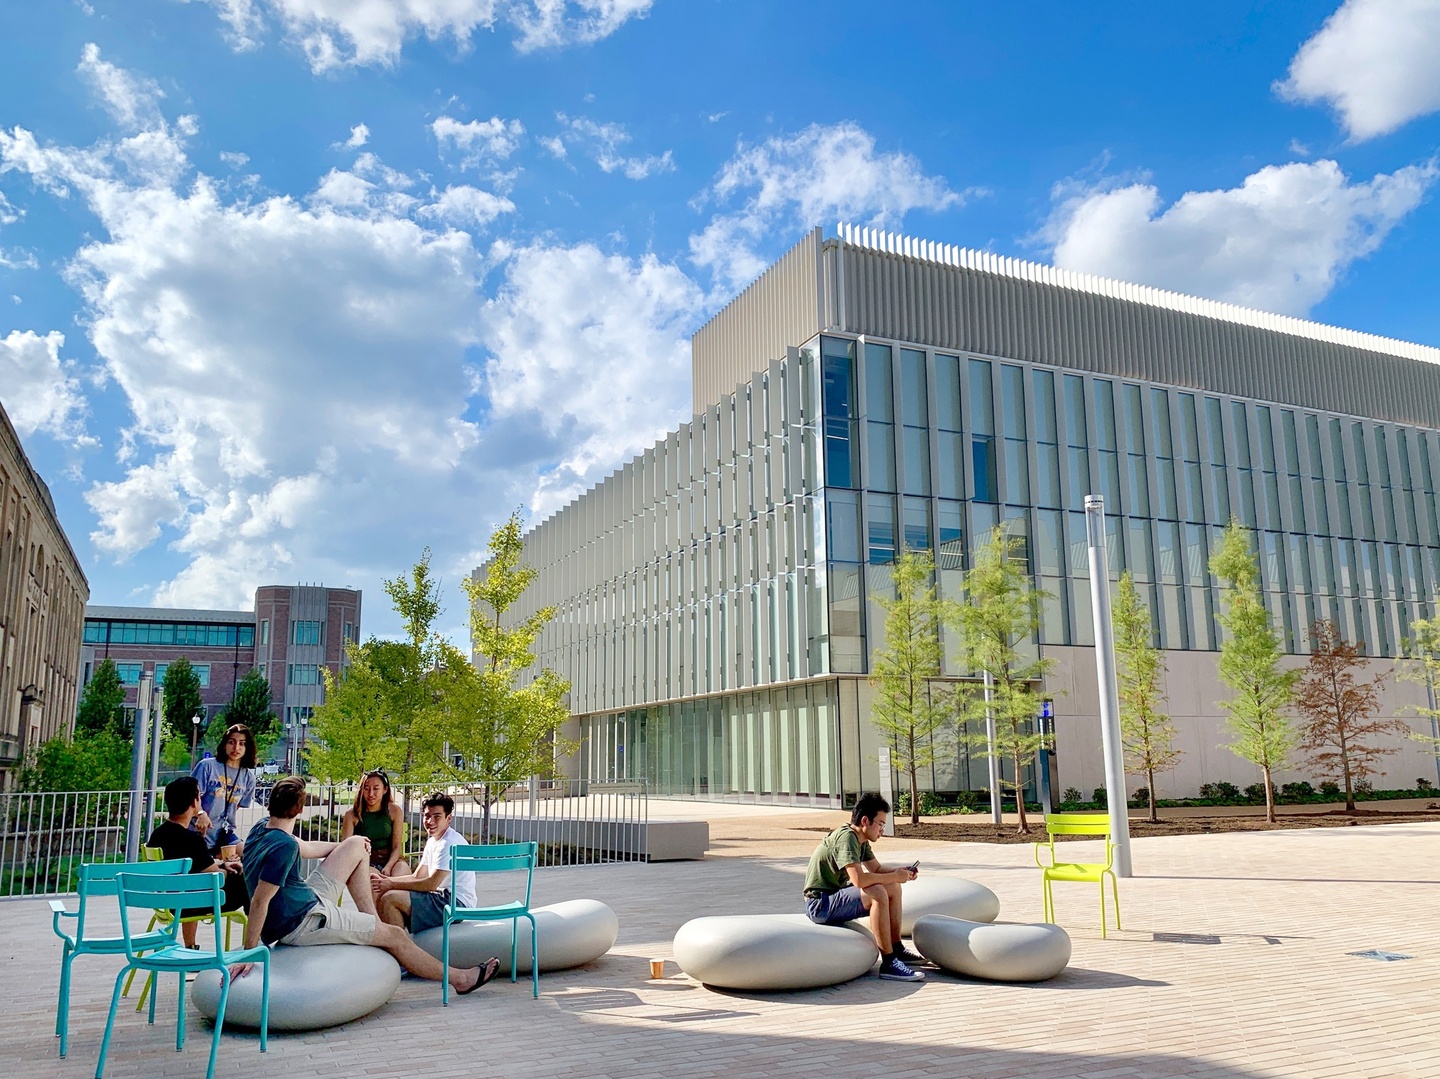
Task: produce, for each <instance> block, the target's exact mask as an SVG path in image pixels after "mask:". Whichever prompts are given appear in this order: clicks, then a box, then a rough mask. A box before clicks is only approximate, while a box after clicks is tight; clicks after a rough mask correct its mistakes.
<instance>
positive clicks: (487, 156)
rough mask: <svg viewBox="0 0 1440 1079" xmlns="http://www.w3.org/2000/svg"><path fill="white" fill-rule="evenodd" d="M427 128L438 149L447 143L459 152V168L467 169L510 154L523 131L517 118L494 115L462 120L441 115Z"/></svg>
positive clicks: (443, 147)
mask: <svg viewBox="0 0 1440 1079" xmlns="http://www.w3.org/2000/svg"><path fill="white" fill-rule="evenodd" d="M430 130H431V132H432V133H433V134H434V135H435V141H436V143H438V144H439V146H440V148H441V149H442V150H444V149H445V147H446V146H447V145H448V146H451V147H453V148H455V149H456V150H458V151H460V167H461V168H466V169H468V168H474V167H475V166H476V165H479V164H480V163H481V162H485V161H499V160H503V159H504V158H507V157H509V156H510V155H511V154H513V153H514V152H515V149H516V147H518V146H519V145H520V139H521V137H522V136H523V135H524V134H525V125H524V124H522V123H521V122H520V121H519V120H502V119H500V117H498V116H492V117H490V119H488V120H469V121H463V122H462V121H460V120H456V119H455V118H454V117H452V116H441V117H439V118H438V119H436V120H435V122H434V123H432V124H431V125H430Z"/></svg>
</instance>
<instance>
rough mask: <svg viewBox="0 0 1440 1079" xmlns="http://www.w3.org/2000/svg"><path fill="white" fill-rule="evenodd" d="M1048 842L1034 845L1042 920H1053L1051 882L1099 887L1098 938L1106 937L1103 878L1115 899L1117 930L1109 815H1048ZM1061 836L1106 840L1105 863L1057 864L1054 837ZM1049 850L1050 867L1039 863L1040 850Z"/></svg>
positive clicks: (1117, 898) (1117, 889) (1117, 895)
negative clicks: (1042, 899) (1042, 900)
mask: <svg viewBox="0 0 1440 1079" xmlns="http://www.w3.org/2000/svg"><path fill="white" fill-rule="evenodd" d="M1045 831H1046V833H1048V839H1047V840H1046V841H1045V842H1041V843H1036V844H1035V864H1036V865H1038V866H1039V867H1040V868H1041V869H1042V870H1044V874H1043V876H1042V878H1041V884H1042V887H1043V888H1044V895H1045V920H1046V921H1047V922H1053V921H1054V920H1055V897H1054V895H1053V894H1052V892H1051V889H1050V885H1051V883H1052V882H1053V881H1057V880H1059V881H1074V882H1079V883H1081V884H1099V885H1100V937H1101V939H1104V937H1105V936H1106V933H1107V927H1106V925H1105V878H1106V877H1109V878H1110V891H1111V894H1112V895H1113V896H1114V899H1115V928H1116V929H1119V928H1120V887H1119V884H1118V883H1117V881H1116V879H1115V868H1114V867H1115V847H1114V845H1113V844H1112V842H1111V839H1110V816H1109V814H1108V813H1051V814H1050V815H1049V816H1048V817H1046V818H1045ZM1060 835H1079V836H1091V837H1094V838H1097V839H1104V840H1105V861H1104V862H1071V861H1064V862H1062V861H1061V860H1060V857H1059V855H1058V854H1057V853H1056V850H1055V837H1056V836H1060ZM1042 847H1047V848H1049V851H1050V863H1049V864H1048V865H1047V864H1046V863H1045V862H1042V861H1041V860H1040V849H1041V848H1042Z"/></svg>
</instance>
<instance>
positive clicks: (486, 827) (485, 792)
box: [480, 783, 490, 845]
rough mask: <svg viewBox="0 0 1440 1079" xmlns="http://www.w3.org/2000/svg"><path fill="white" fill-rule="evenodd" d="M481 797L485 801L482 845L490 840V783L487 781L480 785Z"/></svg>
mask: <svg viewBox="0 0 1440 1079" xmlns="http://www.w3.org/2000/svg"><path fill="white" fill-rule="evenodd" d="M480 797H481V799H482V800H483V801H484V803H485V808H484V809H483V810H481V812H480V843H481V844H482V845H484V844H486V843H489V842H490V784H489V783H485V784H482V785H481V787H480Z"/></svg>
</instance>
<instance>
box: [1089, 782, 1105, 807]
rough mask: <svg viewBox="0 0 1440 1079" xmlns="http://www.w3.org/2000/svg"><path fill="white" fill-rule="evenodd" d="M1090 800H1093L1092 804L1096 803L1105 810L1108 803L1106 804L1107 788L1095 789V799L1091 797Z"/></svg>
mask: <svg viewBox="0 0 1440 1079" xmlns="http://www.w3.org/2000/svg"><path fill="white" fill-rule="evenodd" d="M1090 800H1091V801H1092V802H1094V803H1095V804H1096V805H1098V806H1100V807H1101V808H1102V809H1103V808H1104V807H1105V804H1106V803H1105V788H1104V787H1096V788H1095V794H1094V796H1093V797H1091V799H1090Z"/></svg>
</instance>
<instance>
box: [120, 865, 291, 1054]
mask: <svg viewBox="0 0 1440 1079" xmlns="http://www.w3.org/2000/svg"><path fill="white" fill-rule="evenodd" d="M187 860H188V859H187ZM157 864H160V865H163V864H164V863H163V862H162V863H156V862H150V863H147V864H146V866H145V868H146V869H148V868H149V867H150V866H153V865H157ZM115 883H116V885H117V888H118V891H119V896H120V911H121V917H122V921H121V924H122V926H124V928H125V958H126V965H125V969H124V970H122V971H121V972H120V973H119V974H118V975H116V976H115V991H114V992H113V993H112V994H111V995H110V1015H109V1017H108V1018H107V1019H106V1020H105V1037H104V1038H103V1039H101V1042H100V1059H99V1061H98V1062H97V1063H96V1065H95V1079H102V1077H103V1076H104V1074H105V1058H106V1056H107V1055H108V1054H109V1052H110V1036H111V1034H112V1033H113V1032H114V1029H115V1012H116V1010H117V1009H118V1008H119V1006H120V992H121V988H122V987H123V985H124V983H125V978H126V975H128V974H129V973H130V972H131V971H133V970H147V971H153V972H154V973H156V974H175V975H178V982H179V987H180V989H179V1008H178V1010H177V1012H176V1019H175V1051H176V1052H177V1053H178V1052H180V1050H182V1049H184V1048H185V975H186V974H189V973H192V972H194V973H199V972H200V971H202V970H215V971H219V973H220V1003H219V1005H218V1007H217V1008H216V1010H215V1033H214V1035H213V1037H211V1039H210V1066H209V1068H208V1070H207V1071H206V1073H205V1077H206V1079H214V1076H215V1057H216V1055H217V1054H218V1053H219V1052H220V1034H221V1031H222V1030H223V1029H224V1026H225V1004H226V1002H227V1001H228V1000H229V998H230V983H231V980H232V979H231V976H230V967H231V965H232V964H235V963H259V964H260V966H261V969H262V970H263V971H264V982H263V983H262V985H261V987H260V1052H262V1053H263V1052H265V1050H266V1048H267V1045H268V1040H269V1032H270V949H269V948H267V947H265V946H264V945H261V946H259V947H256V948H240V949H237V950H235V951H227V950H226V949H225V947H224V945H223V943H222V942H221V939H220V921H221V918H220V914H221V911H220V907H221V906H222V905H223V904H224V902H225V890H224V888H223V887H222V881H221V880H220V876H219V874H217V873H185V874H183V875H181V876H165V877H157V876H155V875H154V874H152V873H148V872H141V873H136V872H134V871H130V872H124V873H120V874H118V875H117V876H116V878H115ZM204 906H208V907H209V908H210V913H211V915H213V917H214V926H215V948H214V950H213V951H207V950H205V949H195V948H187V947H185V945H184V943H183V942H181V940H180V919H179V918H178V917H177V915H178V913H179V912H180V911H182V910H193V909H195V908H198V907H204ZM132 907H144V908H147V909H150V910H168V911H170V912H171V918H170V923H169V925H167V926H166V927H165V930H164V932H162V933H161V934H160V935H161V936H162V937H164V938H165V939H164V941H163V942H162V943H161V945H160V946H159V947H158V948H157V947H156V946H155V945H154V943H153V941H151V940H150V939H149V938H150V937H151V936H152V934H148V933H147V934H138V933H137V934H133V935H132V934H131V932H130V929H129V926H130V921H129V917H128V913H129V910H130V909H131V908H132ZM159 995H160V986H159V983H158V982H157V983H156V986H155V992H154V993H152V994H151V995H150V1022H152V1023H153V1022H155V998H156V997H158V996H159Z"/></svg>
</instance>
